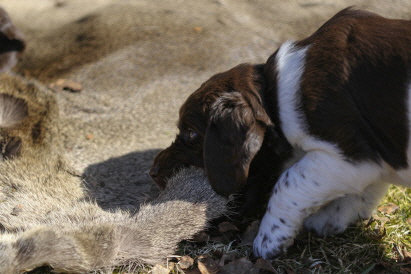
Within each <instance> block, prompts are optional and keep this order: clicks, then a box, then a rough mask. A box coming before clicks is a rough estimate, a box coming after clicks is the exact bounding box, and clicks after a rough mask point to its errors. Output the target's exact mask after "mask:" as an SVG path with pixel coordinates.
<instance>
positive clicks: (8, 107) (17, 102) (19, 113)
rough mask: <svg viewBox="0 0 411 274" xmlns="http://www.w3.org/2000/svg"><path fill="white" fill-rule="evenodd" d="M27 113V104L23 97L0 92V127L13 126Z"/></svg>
mask: <svg viewBox="0 0 411 274" xmlns="http://www.w3.org/2000/svg"><path fill="white" fill-rule="evenodd" d="M27 115H28V110H27V104H26V102H25V101H24V100H23V99H20V98H16V97H14V96H12V95H9V94H0V128H12V127H15V126H17V125H18V124H19V123H20V122H21V121H23V120H24V118H26V117H27Z"/></svg>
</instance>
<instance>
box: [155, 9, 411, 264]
mask: <svg viewBox="0 0 411 274" xmlns="http://www.w3.org/2000/svg"><path fill="white" fill-rule="evenodd" d="M410 91H411V21H405V20H391V19H386V18H383V17H381V16H379V15H376V14H374V13H370V12H365V11H359V10H353V9H350V8H348V9H345V10H342V11H341V12H339V13H338V14H336V15H335V16H334V17H332V18H331V19H330V20H329V21H328V22H326V23H325V24H324V25H323V26H321V27H320V28H319V29H318V30H317V31H316V32H315V33H314V34H313V35H311V36H310V37H308V38H306V39H304V40H301V41H298V42H291V41H289V42H286V43H284V44H283V45H282V46H280V48H279V49H278V50H277V51H276V52H275V53H274V54H273V55H272V56H271V57H270V58H269V59H268V61H267V62H266V64H264V65H261V66H252V65H240V66H238V67H235V68H233V69H232V70H230V71H228V72H225V73H221V74H217V75H216V76H213V77H212V78H211V79H210V80H208V81H207V82H205V83H204V84H203V85H202V86H201V87H200V89H198V90H197V91H195V92H194V93H193V94H192V95H191V96H190V97H189V98H188V100H187V101H186V102H185V103H184V105H183V106H182V108H181V110H180V120H179V124H178V125H179V128H180V133H179V134H178V136H177V138H176V141H175V142H174V143H173V144H172V145H171V146H170V147H169V148H167V149H166V150H164V151H163V152H161V153H160V154H159V155H158V156H157V157H156V159H155V163H154V165H153V167H152V170H151V173H152V176H153V178H154V179H155V180H156V181H157V182H158V183H159V184H160V185H161V184H162V182H163V181H164V178H166V177H169V176H170V175H171V173H172V171H173V170H175V169H177V168H180V167H181V166H185V165H194V166H200V167H204V169H205V171H206V173H207V175H208V178H209V180H210V183H211V185H212V186H213V188H214V189H215V190H216V191H217V192H218V193H220V194H225V195H228V194H231V193H233V192H235V191H237V190H238V189H240V188H241V187H242V186H243V185H244V184H245V182H246V180H247V178H248V177H249V176H252V175H253V174H252V173H251V170H250V166H251V165H253V164H257V165H258V164H261V165H264V166H274V167H275V166H280V165H281V163H282V162H284V159H285V158H286V157H285V156H287V155H288V154H289V153H288V151H289V149H292V150H294V151H303V152H304V156H303V157H302V158H301V159H299V160H297V161H296V162H295V163H294V164H292V165H290V167H289V168H288V169H287V170H285V171H284V172H283V173H282V175H281V176H280V177H279V179H278V181H277V183H276V185H275V187H274V189H273V192H272V194H271V199H270V201H269V203H268V208H267V212H266V214H265V216H264V218H263V220H262V222H261V226H260V230H259V233H258V235H257V237H256V239H255V242H254V253H255V254H256V255H258V256H262V257H264V258H271V257H274V256H276V255H278V254H280V253H281V252H283V251H285V250H286V249H287V248H288V247H289V246H290V245H291V244H292V243H293V241H294V238H295V236H296V234H297V233H298V231H299V230H300V229H301V227H302V226H303V224H304V226H305V227H306V228H307V229H310V230H313V231H315V232H317V233H318V234H320V235H328V234H335V233H340V232H343V231H344V230H345V229H346V228H347V226H348V225H349V224H350V223H352V222H355V221H356V220H357V219H358V216H360V217H361V218H367V217H369V216H370V214H371V211H372V209H373V208H374V207H375V206H376V204H377V203H378V201H379V199H380V198H381V197H382V196H383V195H384V193H385V192H386V190H387V187H388V184H386V183H384V182H390V183H396V184H403V185H406V186H409V187H411V168H410V167H409V160H410V157H411V146H409V143H410V132H409V131H410V126H411V125H410V122H411V117H410V115H411V114H410V113H411V110H410V109H409V108H410V104H411V97H410V95H409V93H410ZM262 150H264V151H270V154H271V155H270V157H268V158H266V157H264V156H263V157H260V158H259V159H258V162H256V161H257V159H256V157H257V156H256V155H258V154H259V153H262V152H261V151H262ZM265 155H267V153H265ZM277 155H279V156H280V157H277ZM276 159H277V160H276ZM268 168H269V169H271V168H272V167H268Z"/></svg>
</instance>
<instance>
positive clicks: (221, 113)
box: [150, 64, 274, 195]
mask: <svg viewBox="0 0 411 274" xmlns="http://www.w3.org/2000/svg"><path fill="white" fill-rule="evenodd" d="M264 85H265V84H264V78H263V76H262V66H258V65H257V66H254V65H249V64H242V65H239V66H237V67H234V68H233V69H231V70H229V71H227V72H224V73H219V74H216V75H214V76H213V77H211V78H210V79H209V80H208V81H206V82H205V83H203V84H202V85H201V87H200V88H199V89H198V90H196V91H195V92H194V93H193V94H191V95H190V96H189V97H188V99H187V101H186V102H185V103H184V104H183V106H182V107H181V109H180V113H179V116H180V117H179V121H178V128H179V130H180V132H179V134H178V135H177V137H176V139H175V141H174V142H173V143H172V144H171V146H170V147H168V148H166V149H165V150H163V151H161V152H160V153H159V154H158V155H157V156H156V158H155V160H154V164H153V166H152V168H151V170H150V175H151V176H152V178H153V179H154V180H155V181H156V183H157V184H158V185H159V186H160V187H164V186H165V179H166V178H168V177H170V176H171V175H172V174H173V172H175V171H176V170H178V169H180V168H182V167H184V166H197V167H202V168H204V169H205V172H206V174H207V176H208V179H209V181H210V183H211V185H212V186H213V188H214V190H215V191H216V192H217V193H219V194H223V195H229V194H231V193H234V192H236V191H237V190H239V189H240V188H241V187H242V186H243V185H244V184H245V182H246V180H247V177H248V176H249V170H250V164H251V162H252V161H253V159H254V157H255V156H256V154H257V152H258V151H259V150H260V148H261V146H262V144H263V140H264V137H265V135H266V133H267V132H268V131H270V132H271V133H272V128H273V127H274V125H273V124H272V122H271V120H270V118H269V117H268V115H267V113H266V111H265V109H264V107H263V102H262V98H261V91H262V90H263V89H264Z"/></svg>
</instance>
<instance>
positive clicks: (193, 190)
mask: <svg viewBox="0 0 411 274" xmlns="http://www.w3.org/2000/svg"><path fill="white" fill-rule="evenodd" d="M5 95H7V96H5ZM1 96H3V97H1ZM0 98H5V100H4V101H3V102H2V101H1V100H0V103H2V105H0V108H5V107H10V104H13V103H15V104H16V107H17V108H16V109H17V111H14V112H13V111H12V112H10V113H14V115H11V116H8V117H9V119H10V120H11V121H14V122H13V123H11V125H12V126H9V124H10V123H8V122H4V124H2V125H0V126H1V129H0V138H2V139H3V140H4V139H13V138H20V139H21V149H19V151H20V152H19V153H17V154H13V155H9V156H8V157H4V159H3V161H1V162H0V230H1V232H0V273H18V272H23V271H27V270H31V269H34V268H36V267H39V266H42V265H50V266H52V267H53V268H54V271H56V272H87V271H96V270H101V269H104V268H111V267H113V266H119V265H120V266H121V265H126V264H129V263H148V264H155V263H164V262H165V258H166V256H168V255H172V254H173V253H174V252H175V249H176V247H177V244H178V243H179V242H180V241H181V240H183V239H189V238H191V237H192V236H193V235H194V234H196V233H198V232H200V231H201V230H203V229H205V228H206V227H207V223H208V221H209V220H211V219H213V218H216V217H219V216H221V215H223V214H226V213H227V211H228V209H227V202H228V201H227V199H225V198H223V197H221V196H219V195H217V194H216V193H215V192H214V191H213V190H212V189H211V187H210V185H209V183H208V181H207V179H206V176H205V175H204V174H203V171H202V170H198V169H185V170H182V171H181V172H179V173H178V174H176V175H175V176H174V177H172V178H171V179H170V181H169V182H168V184H167V188H166V189H165V191H164V192H162V193H160V196H159V197H158V198H156V199H155V200H153V201H151V202H149V203H146V204H144V205H142V206H141V207H140V209H139V211H138V212H136V213H133V212H127V211H124V210H116V211H111V212H109V211H104V210H103V209H101V208H100V207H99V206H98V205H97V203H96V202H95V201H91V199H89V197H88V196H87V195H86V193H87V191H85V187H86V186H88V185H87V184H85V182H83V181H82V180H81V177H80V176H78V175H76V173H75V172H74V171H73V170H72V169H71V168H70V167H69V165H68V164H67V163H66V161H65V159H64V156H63V155H62V153H61V149H60V146H59V144H58V142H59V139H58V135H57V134H58V128H57V121H58V117H57V116H58V115H57V114H58V111H57V105H56V101H55V99H54V94H53V92H51V91H50V90H47V89H45V88H44V87H42V86H41V85H40V84H38V83H36V82H34V81H27V80H25V79H23V78H21V77H18V76H15V75H11V74H5V75H2V76H0ZM21 100H23V101H24V102H23V104H22V101H21ZM24 106H26V107H24ZM0 113H1V111H0ZM5 125H7V126H5ZM39 125H40V126H39ZM38 131H40V132H41V134H40V135H38V136H37V139H36V141H35V140H34V139H33V132H35V133H38ZM34 136H36V134H34ZM6 145H7V144H6Z"/></svg>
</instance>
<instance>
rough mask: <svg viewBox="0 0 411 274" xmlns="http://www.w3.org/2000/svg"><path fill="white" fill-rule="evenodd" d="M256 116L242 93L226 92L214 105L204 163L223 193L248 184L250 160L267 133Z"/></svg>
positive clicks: (207, 134) (207, 133)
mask: <svg viewBox="0 0 411 274" xmlns="http://www.w3.org/2000/svg"><path fill="white" fill-rule="evenodd" d="M256 116H257V114H256V109H255V108H253V107H251V106H250V104H249V101H248V102H247V101H246V100H245V98H244V97H243V95H241V94H240V93H239V92H231V93H225V94H224V95H222V96H221V97H219V98H217V99H216V101H215V102H214V103H213V105H212V106H211V110H210V114H209V117H210V120H209V123H208V127H207V131H206V134H205V139H204V165H205V171H206V174H207V176H208V179H209V181H210V183H211V185H212V187H213V189H214V190H215V191H216V192H217V193H219V194H222V195H229V194H231V193H234V192H236V191H237V190H239V189H240V188H241V187H242V186H243V185H244V184H245V183H246V180H247V177H248V170H249V167H250V163H251V161H252V159H253V158H254V156H255V155H256V153H257V152H258V150H259V149H260V147H261V145H262V143H263V139H264V133H265V127H264V124H263V123H262V122H261V120H259V117H256ZM267 119H268V117H267Z"/></svg>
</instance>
